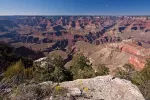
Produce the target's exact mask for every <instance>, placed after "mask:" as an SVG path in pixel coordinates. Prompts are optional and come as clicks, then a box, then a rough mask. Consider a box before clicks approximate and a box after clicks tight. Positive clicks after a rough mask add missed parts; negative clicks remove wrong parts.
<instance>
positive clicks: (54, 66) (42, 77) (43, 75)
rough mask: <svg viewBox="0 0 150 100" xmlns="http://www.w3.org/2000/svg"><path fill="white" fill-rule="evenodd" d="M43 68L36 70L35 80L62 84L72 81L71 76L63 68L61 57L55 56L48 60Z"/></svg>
mask: <svg viewBox="0 0 150 100" xmlns="http://www.w3.org/2000/svg"><path fill="white" fill-rule="evenodd" d="M47 62H48V63H47V65H46V66H45V67H40V66H38V67H37V68H36V72H35V74H36V76H35V77H36V78H35V79H36V80H38V81H54V82H62V81H69V80H72V74H71V72H69V71H68V70H67V69H65V68H64V61H63V59H62V58H61V56H55V57H54V58H53V59H51V58H48V60H47Z"/></svg>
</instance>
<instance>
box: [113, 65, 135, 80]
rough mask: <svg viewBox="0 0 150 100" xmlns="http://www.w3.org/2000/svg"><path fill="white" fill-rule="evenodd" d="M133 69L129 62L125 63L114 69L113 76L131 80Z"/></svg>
mask: <svg viewBox="0 0 150 100" xmlns="http://www.w3.org/2000/svg"><path fill="white" fill-rule="evenodd" d="M135 72H136V71H135V69H134V68H133V66H132V65H130V64H125V65H124V66H123V68H117V69H116V70H115V76H116V77H119V78H123V79H127V80H131V79H132V77H133V76H134V74H135Z"/></svg>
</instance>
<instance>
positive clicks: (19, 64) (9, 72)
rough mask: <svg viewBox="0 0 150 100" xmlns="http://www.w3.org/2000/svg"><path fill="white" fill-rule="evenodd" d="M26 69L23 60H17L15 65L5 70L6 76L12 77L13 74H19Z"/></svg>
mask: <svg viewBox="0 0 150 100" xmlns="http://www.w3.org/2000/svg"><path fill="white" fill-rule="evenodd" d="M23 70H24V65H23V63H22V61H21V60H20V61H18V62H16V63H15V64H14V65H11V66H9V67H8V68H7V70H6V71H5V72H4V78H7V79H9V78H11V77H13V76H17V77H18V76H19V75H20V74H21V73H22V72H23Z"/></svg>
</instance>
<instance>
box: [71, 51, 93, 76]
mask: <svg viewBox="0 0 150 100" xmlns="http://www.w3.org/2000/svg"><path fill="white" fill-rule="evenodd" d="M70 70H71V72H72V74H73V79H84V78H91V77H94V76H95V72H94V70H93V68H92V65H91V64H90V61H89V60H88V59H87V58H86V57H85V56H84V55H83V54H81V53H79V54H76V55H75V56H74V57H73V61H72V66H71V68H70Z"/></svg>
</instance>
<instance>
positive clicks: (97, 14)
mask: <svg viewBox="0 0 150 100" xmlns="http://www.w3.org/2000/svg"><path fill="white" fill-rule="evenodd" d="M0 16H150V15H136V14H135V15H111V14H110V15H107V14H106V15H105V14H101V15H100V14H91V15H89V14H87V15H85V14H84V15H76V14H75V15H73V14H70V15H65V14H64V15H57V14H56V15H30V14H29V15H21V14H20V15H0Z"/></svg>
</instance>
